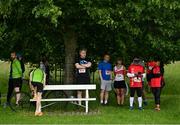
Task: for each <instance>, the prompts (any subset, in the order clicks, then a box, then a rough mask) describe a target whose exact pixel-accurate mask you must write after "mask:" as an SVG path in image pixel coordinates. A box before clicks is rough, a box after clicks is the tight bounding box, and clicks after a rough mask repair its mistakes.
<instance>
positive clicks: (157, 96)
mask: <svg viewBox="0 0 180 125" xmlns="http://www.w3.org/2000/svg"><path fill="white" fill-rule="evenodd" d="M151 91H152V93H153V95H154V100H155V104H156V105H160V96H161V88H160V87H156V88H151Z"/></svg>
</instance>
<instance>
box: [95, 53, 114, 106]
mask: <svg viewBox="0 0 180 125" xmlns="http://www.w3.org/2000/svg"><path fill="white" fill-rule="evenodd" d="M109 61H110V56H109V55H108V54H106V55H104V60H103V61H102V62H100V63H99V64H98V70H99V76H100V79H101V93H100V103H101V104H102V105H103V104H104V105H107V104H108V98H109V91H111V90H112V88H111V83H112V65H111V64H110V63H109Z"/></svg>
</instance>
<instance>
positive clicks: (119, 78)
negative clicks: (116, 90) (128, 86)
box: [115, 74, 124, 81]
mask: <svg viewBox="0 0 180 125" xmlns="http://www.w3.org/2000/svg"><path fill="white" fill-rule="evenodd" d="M115 80H117V81H122V80H124V75H122V74H117V75H116V78H115Z"/></svg>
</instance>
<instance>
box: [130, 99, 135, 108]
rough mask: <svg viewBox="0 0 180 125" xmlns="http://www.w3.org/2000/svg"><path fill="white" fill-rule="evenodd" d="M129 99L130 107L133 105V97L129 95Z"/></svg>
mask: <svg viewBox="0 0 180 125" xmlns="http://www.w3.org/2000/svg"><path fill="white" fill-rule="evenodd" d="M129 101H130V107H133V103H134V97H130V99H129Z"/></svg>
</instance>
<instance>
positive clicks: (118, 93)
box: [116, 89, 121, 105]
mask: <svg viewBox="0 0 180 125" xmlns="http://www.w3.org/2000/svg"><path fill="white" fill-rule="evenodd" d="M116 95H117V104H118V105H120V104H121V97H120V91H119V89H116Z"/></svg>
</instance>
